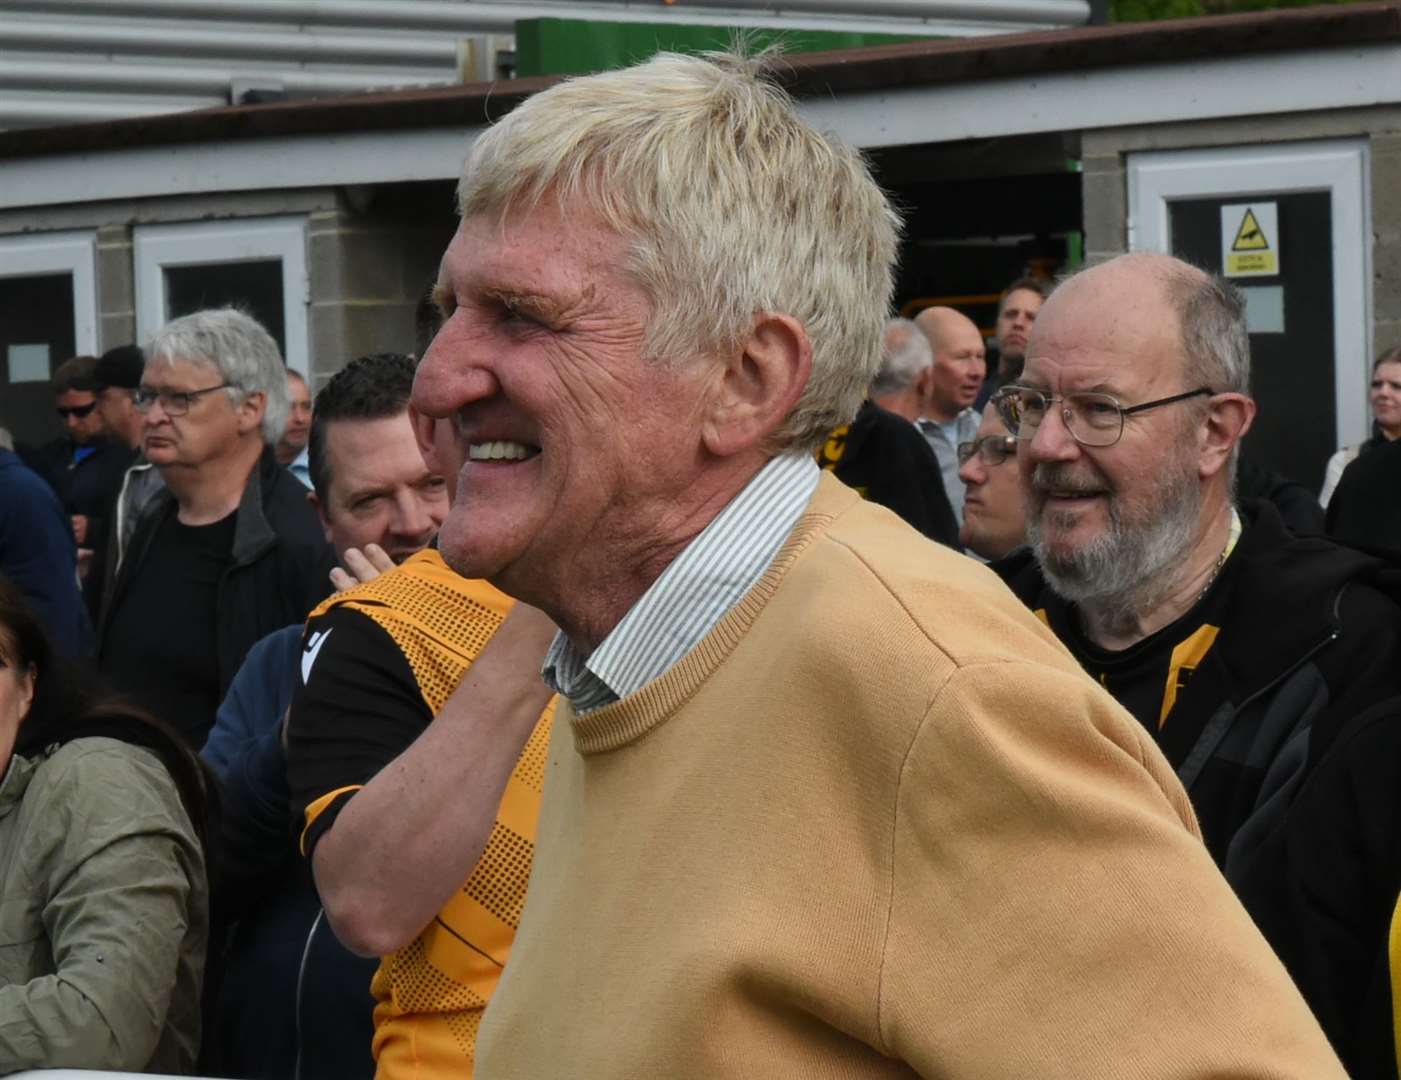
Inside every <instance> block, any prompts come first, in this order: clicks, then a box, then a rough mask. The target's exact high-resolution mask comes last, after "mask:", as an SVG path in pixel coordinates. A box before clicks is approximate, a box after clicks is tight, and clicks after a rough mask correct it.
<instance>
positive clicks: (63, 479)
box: [31, 356, 132, 614]
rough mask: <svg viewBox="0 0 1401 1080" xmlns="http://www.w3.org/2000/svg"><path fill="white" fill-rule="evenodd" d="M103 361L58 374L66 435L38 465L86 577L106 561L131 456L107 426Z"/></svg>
mask: <svg viewBox="0 0 1401 1080" xmlns="http://www.w3.org/2000/svg"><path fill="white" fill-rule="evenodd" d="M99 365H100V362H99V360H98V359H97V358H96V357H94V356H75V357H73V358H72V359H71V360H66V361H64V363H62V364H60V365H59V367H58V369H57V370H56V371H55V372H54V374H53V379H52V381H51V385H52V388H53V393H54V407H55V409H56V410H57V412H58V415H59V417H60V418H61V419H62V420H63V424H64V427H65V429H66V434H65V435H64V436H63V437H61V438H59V439H57V440H55V441H54V442H51V443H49V444H48V445H47V446H46V447H45V448H44V449H43V450H42V451H40V456H41V457H42V459H43V460H42V462H41V463H40V464H38V465H36V466H35V467H36V469H37V471H38V472H39V473H40V475H42V476H43V477H44V478H45V479H46V480H48V481H49V483H50V484H51V485H52V486H53V488H54V490H55V491H56V492H57V493H58V497H59V499H60V500H61V501H62V503H63V508H64V510H66V511H67V513H68V517H69V523H70V527H71V528H72V530H73V539H74V540H75V541H76V542H77V544H78V568H79V573H80V575H81V576H82V577H83V578H84V579H86V578H87V577H88V576H89V568H90V566H91V565H92V563H93V561H94V559H98V560H100V559H101V555H100V554H95V553H96V552H99V551H101V550H102V548H103V546H104V541H105V539H106V535H107V523H108V519H109V517H110V515H111V511H112V507H113V505H114V503H115V500H116V496H117V492H118V491H120V490H121V486H122V477H123V474H124V473H125V472H126V469H127V466H128V465H129V464H130V463H131V457H132V454H131V451H130V449H129V448H128V447H127V446H126V445H125V443H124V442H123V441H122V440H121V439H120V438H118V437H115V436H114V435H113V434H112V433H111V431H110V429H109V428H108V426H107V424H106V421H105V416H104V413H103V410H102V408H101V405H100V402H99V401H98V394H99V393H100V391H101V382H100V380H99V378H98V367H99ZM31 464H33V462H31ZM85 591H88V590H85ZM89 607H90V609H91V610H92V612H93V613H94V614H96V610H97V605H96V597H95V596H94V595H93V594H92V593H91V592H90V591H89Z"/></svg>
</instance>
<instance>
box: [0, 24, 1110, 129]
mask: <svg viewBox="0 0 1401 1080" xmlns="http://www.w3.org/2000/svg"><path fill="white" fill-rule="evenodd" d="M1088 16H1089V3H1088V2H1087V0H784V2H783V3H781V4H780V3H774V2H771V0H770V2H746V0H679V2H676V3H667V2H664V0H533V2H531V0H521V2H510V0H388V2H386V0H5V3H4V10H3V12H0V129H5V128H11V129H13V128H23V127H45V126H50V125H55V124H66V123H81V122H85V121H87V122H105V121H108V120H112V119H115V118H117V117H121V116H150V115H157V114H160V113H167V112H174V111H180V110H188V109H200V108H208V107H211V106H219V105H228V104H231V103H238V102H239V100H240V94H241V92H242V91H243V90H250V89H251V90H257V89H259V88H262V89H263V90H264V91H265V92H267V93H271V94H274V95H279V96H283V97H285V98H286V99H288V100H293V101H298V100H309V99H314V98H323V97H327V96H332V95H337V94H346V93H359V92H366V91H373V90H382V89H389V88H406V87H408V88H411V87H423V86H441V85H451V84H458V83H462V82H467V81H475V80H478V79H489V78H492V77H494V76H495V74H496V71H495V64H494V62H493V54H494V51H495V49H496V48H498V47H506V48H509V46H510V44H511V40H510V37H509V35H510V34H512V33H513V31H514V26H515V21H516V20H517V19H522V18H543V17H555V18H571V19H580V18H583V19H589V18H597V19H614V20H619V21H627V22H639V21H645V22H692V23H709V24H717V23H719V24H731V25H741V26H743V25H767V26H781V27H791V28H811V29H834V30H860V31H864V32H873V31H875V32H887V33H906V34H929V35H944V36H959V37H961V36H971V35H983V34H989V33H998V32H1010V31H1017V30H1024V29H1030V28H1037V27H1054V26H1069V25H1078V24H1080V23H1083V22H1085V21H1086V20H1087V19H1088ZM503 35H505V36H503Z"/></svg>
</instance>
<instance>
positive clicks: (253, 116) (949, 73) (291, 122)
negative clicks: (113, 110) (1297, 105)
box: [0, 0, 1401, 160]
mask: <svg viewBox="0 0 1401 1080" xmlns="http://www.w3.org/2000/svg"><path fill="white" fill-rule="evenodd" d="M51 2H52V0H51ZM1398 41H1401V0H1385V2H1377V3H1365V4H1355V5H1346V6H1338V7H1318V8H1296V9H1291V10H1285V11H1274V12H1266V13H1256V14H1247V15H1232V16H1217V17H1210V18H1201V19H1180V20H1173V21H1170V22H1163V23H1133V24H1124V25H1119V26H1104V27H1083V28H1080V29H1074V30H1062V31H1044V32H1034V33H1026V34H1016V35H1007V36H1000V37H995V38H979V39H965V40H959V41H930V42H912V43H909V44H903V45H885V46H878V47H874V48H867V49H850V50H843V51H840V52H831V53H810V54H806V55H795V56H792V57H790V58H789V59H788V60H787V62H786V64H785V70H786V74H785V76H784V77H785V78H786V80H787V82H788V85H789V88H790V89H791V90H792V91H793V92H794V93H795V94H796V95H798V96H799V97H823V96H840V95H843V94H854V93H860V92H870V91H885V90H891V91H895V90H905V89H911V88H915V87H921V86H938V85H948V84H958V83H971V82H976V81H978V80H993V79H1004V80H1005V79H1016V78H1028V77H1032V76H1037V75H1046V74H1052V73H1059V72H1081V71H1092V70H1097V69H1110V68H1128V67H1133V66H1135V65H1143V64H1170V63H1176V62H1181V61H1191V60H1210V59H1219V58H1225V57H1237V58H1239V57H1248V56H1251V55H1267V54H1271V53H1282V52H1284V53H1287V52H1291V51H1300V50H1316V49H1321V48H1330V47H1338V48H1342V47H1346V46H1358V45H1380V44H1384V43H1388V42H1398ZM554 81H555V80H554V79H553V78H551V77H546V78H536V79H511V80H505V81H499V82H494V83H480V84H474V85H465V86H453V87H435V88H427V89H417V90H404V91H396V92H384V93H372V94H363V95H355V96H348V97H341V98H336V99H332V100H324V101H312V102H284V103H278V104H271V105H259V106H245V107H237V108H234V107H229V108H221V109H207V110H204V111H200V112H191V113H183V114H175V115H164V116H147V117H132V118H129V119H124V120H119V121H115V122H111V123H100V124H82V125H74V126H70V127H60V128H44V129H35V130H28V131H9V132H0V160H3V159H5V158H20V157H31V156H42V155H50V154H64V153H74V152H87V151H100V150H105V149H113V148H117V147H137V146H142V147H153V146H164V145H174V144H180V143H196V142H207V141H217V140H243V139H259V138H270V137H277V136H288V135H308V134H317V135H331V134H335V133H340V132H375V131H388V130H403V129H414V128H462V127H471V126H477V125H481V124H485V123H489V122H491V120H492V119H493V118H495V117H498V116H500V115H502V114H503V113H505V112H507V111H509V110H510V109H511V108H513V107H514V106H515V105H516V104H518V103H519V102H520V101H522V100H524V98H526V97H527V96H529V95H530V94H532V93H535V92H536V91H538V90H540V89H542V88H544V87H546V86H549V85H550V84H551V83H552V82H554Z"/></svg>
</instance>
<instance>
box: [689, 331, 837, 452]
mask: <svg viewBox="0 0 1401 1080" xmlns="http://www.w3.org/2000/svg"><path fill="white" fill-rule="evenodd" d="M811 374H812V342H811V341H810V340H809V339H808V334H807V330H806V329H805V328H804V327H803V324H802V323H800V322H799V321H798V320H797V319H795V318H793V317H792V316H791V315H780V314H775V313H772V312H761V313H760V314H759V315H757V316H755V319H754V326H753V328H752V329H751V330H750V332H749V336H748V338H747V339H745V340H744V341H743V342H741V343H740V346H739V348H737V349H735V350H734V352H733V353H732V354H731V355H730V356H728V357H726V358H725V359H724V363H723V366H722V368H721V370H720V372H719V373H718V382H717V385H716V387H715V390H714V392H713V394H712V395H711V399H710V402H709V405H708V407H707V409H706V414H705V417H704V421H703V424H702V428H701V438H702V440H703V442H704V443H705V447H706V449H707V450H709V451H710V452H711V453H712V454H716V455H718V456H720V457H728V456H730V455H731V454H737V453H741V452H743V451H745V450H749V449H752V448H754V447H757V446H760V445H762V444H763V442H764V440H766V439H767V438H768V437H769V436H770V435H772V434H773V433H774V432H775V431H776V430H778V428H779V427H780V425H782V423H783V421H784V420H786V419H787V418H788V414H789V413H790V412H792V411H793V406H794V405H796V404H797V402H798V398H800V397H801V396H802V393H803V390H804V389H806V388H807V384H808V376H809V375H811Z"/></svg>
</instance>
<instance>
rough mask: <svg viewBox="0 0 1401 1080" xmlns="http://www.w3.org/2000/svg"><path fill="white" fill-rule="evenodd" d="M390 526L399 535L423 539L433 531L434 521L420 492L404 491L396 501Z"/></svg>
mask: <svg viewBox="0 0 1401 1080" xmlns="http://www.w3.org/2000/svg"><path fill="white" fill-rule="evenodd" d="M389 526H390V531H391V532H393V533H394V534H396V535H398V536H406V537H413V538H419V539H421V538H422V537H423V536H425V535H427V534H428V533H431V532H432V531H433V528H434V523H433V518H432V516H431V515H430V514H429V513H428V507H427V505H426V504H425V503H424V501H423V498H422V497H421V496H420V495H419V493H418V492H417V491H404V492H401V493H400V494H399V497H398V498H397V499H395V501H394V517H393V518H392V519H391V520H390V523H389Z"/></svg>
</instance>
